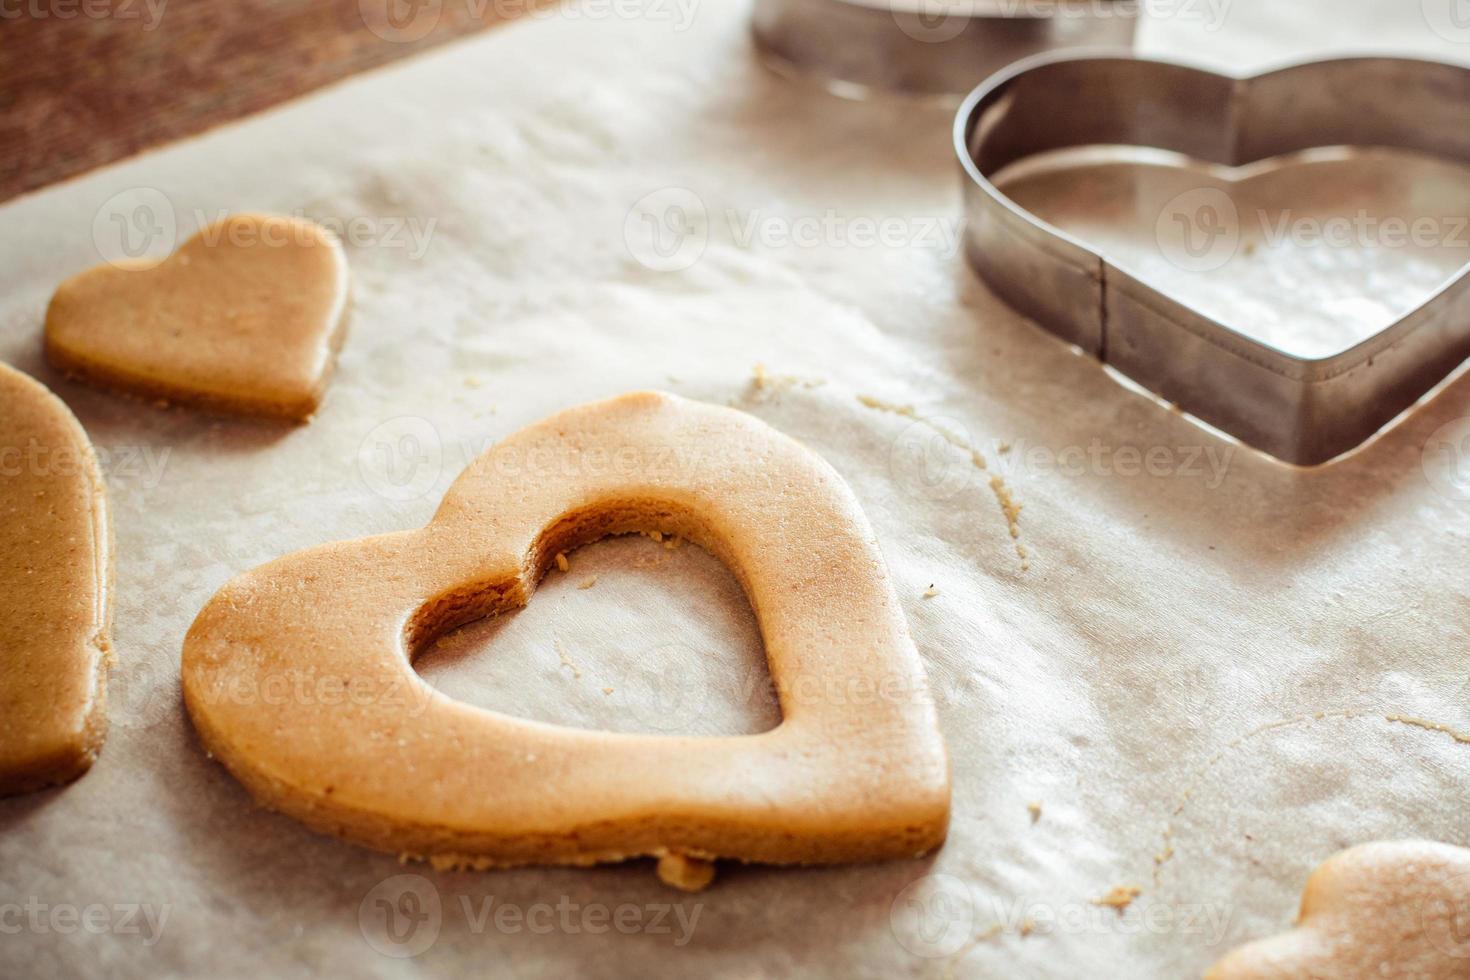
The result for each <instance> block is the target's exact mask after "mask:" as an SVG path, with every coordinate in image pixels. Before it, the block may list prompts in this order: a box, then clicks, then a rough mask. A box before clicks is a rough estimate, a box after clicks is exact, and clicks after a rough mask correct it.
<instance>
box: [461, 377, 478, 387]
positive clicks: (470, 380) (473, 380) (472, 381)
mask: <svg viewBox="0 0 1470 980" xmlns="http://www.w3.org/2000/svg"><path fill="white" fill-rule="evenodd" d="M464 386H465V387H466V388H478V387H480V379H479V378H477V377H475V376H474V375H470V376H468V377H466V378H465V379H464Z"/></svg>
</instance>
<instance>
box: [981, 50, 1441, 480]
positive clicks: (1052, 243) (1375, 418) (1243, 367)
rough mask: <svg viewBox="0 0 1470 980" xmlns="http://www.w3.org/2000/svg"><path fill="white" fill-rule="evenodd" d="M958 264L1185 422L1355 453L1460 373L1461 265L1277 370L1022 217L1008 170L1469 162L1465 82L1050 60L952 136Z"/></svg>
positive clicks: (1330, 67) (1039, 61)
mask: <svg viewBox="0 0 1470 980" xmlns="http://www.w3.org/2000/svg"><path fill="white" fill-rule="evenodd" d="M954 139H955V150H956V152H957V153H958V154H959V158H960V163H961V166H962V168H963V170H964V173H965V178H966V179H965V188H964V197H965V212H966V221H967V227H966V232H965V235H966V240H965V247H966V255H967V257H968V259H969V262H970V264H971V266H972V267H973V268H974V269H975V271H976V272H978V273H979V275H980V276H981V278H983V279H984V280H985V282H986V283H987V284H989V286H990V288H991V289H992V290H993V291H994V292H995V293H996V294H997V295H999V296H1000V297H1001V298H1002V299H1003V300H1005V301H1006V302H1007V303H1008V304H1010V305H1011V306H1012V307H1014V308H1015V309H1017V310H1018V311H1019V312H1021V313H1023V314H1025V315H1026V316H1028V317H1030V318H1032V319H1033V320H1035V321H1037V322H1038V323H1040V324H1041V325H1042V326H1044V327H1046V328H1047V329H1048V330H1050V331H1052V332H1053V333H1055V334H1057V335H1058V336H1060V337H1061V338H1063V339H1064V340H1067V341H1069V342H1071V343H1073V344H1075V345H1077V346H1078V347H1080V348H1081V349H1082V350H1084V351H1086V352H1087V353H1089V354H1091V355H1092V356H1094V357H1096V358H1098V359H1099V360H1101V361H1103V362H1104V363H1105V364H1107V365H1109V366H1111V367H1112V368H1114V369H1116V370H1117V371H1118V372H1120V373H1122V374H1123V375H1126V376H1127V377H1128V378H1130V379H1132V381H1134V382H1136V383H1138V384H1140V385H1142V386H1143V387H1145V388H1147V389H1149V390H1150V391H1151V392H1153V393H1154V394H1155V395H1157V396H1159V397H1161V398H1163V399H1165V400H1167V401H1169V402H1172V403H1174V404H1175V405H1177V406H1178V407H1179V408H1180V409H1182V410H1184V411H1185V412H1188V413H1189V414H1191V415H1193V416H1195V417H1196V418H1197V419H1198V420H1201V421H1203V422H1205V423H1207V424H1209V425H1211V426H1214V427H1216V428H1217V429H1220V430H1223V431H1224V432H1226V433H1228V434H1230V435H1232V436H1234V437H1236V438H1237V439H1239V440H1240V441H1242V442H1244V443H1246V444H1247V445H1250V446H1252V447H1255V448H1256V449H1259V450H1262V451H1264V452H1266V453H1269V454H1270V455H1272V456H1274V457H1276V458H1277V459H1279V460H1283V461H1285V462H1289V463H1295V464H1298V465H1303V466H1311V465H1316V464H1319V463H1324V462H1327V461H1328V460H1331V459H1333V458H1334V457H1337V456H1339V455H1341V454H1343V453H1345V452H1347V451H1349V450H1351V449H1353V448H1355V447H1357V446H1358V445H1360V444H1361V443H1363V442H1364V441H1365V440H1367V439H1368V438H1369V437H1371V436H1372V435H1374V434H1375V433H1376V432H1378V431H1379V430H1380V429H1382V428H1383V427H1384V426H1385V425H1387V424H1388V423H1389V422H1391V421H1393V420H1394V419H1395V418H1396V417H1398V416H1399V415H1400V414H1401V413H1402V412H1404V411H1405V410H1407V409H1408V408H1409V407H1411V406H1412V405H1413V404H1414V403H1415V402H1416V401H1418V400H1419V399H1420V398H1422V397H1423V396H1424V395H1426V394H1427V393H1428V392H1429V391H1430V390H1431V389H1432V388H1434V387H1435V385H1437V384H1438V383H1439V382H1441V381H1442V380H1444V378H1445V377H1446V376H1447V375H1449V374H1450V373H1451V372H1452V371H1453V370H1454V369H1455V368H1456V367H1458V366H1459V365H1460V364H1461V363H1462V362H1464V361H1465V359H1466V358H1467V357H1470V265H1466V266H1463V267H1461V268H1460V269H1459V270H1458V272H1456V273H1455V275H1454V276H1453V277H1452V278H1451V279H1450V280H1449V281H1448V282H1446V283H1445V284H1443V285H1442V286H1441V287H1440V288H1439V289H1438V290H1437V291H1436V292H1435V293H1434V294H1433V295H1432V296H1430V297H1429V298H1428V299H1427V300H1426V301H1424V302H1423V303H1422V304H1421V305H1419V306H1418V307H1417V308H1415V309H1413V310H1411V311H1410V312H1408V313H1407V314H1405V315H1404V316H1402V317H1401V318H1400V319H1398V320H1396V321H1394V322H1393V323H1391V324H1390V325H1389V326H1387V327H1385V328H1383V329H1382V330H1379V331H1378V332H1377V333H1375V334H1373V335H1372V336H1369V337H1368V338H1367V339H1365V340H1362V341H1361V342H1359V343H1357V344H1355V345H1353V346H1351V347H1348V348H1346V349H1344V350H1341V351H1338V352H1335V353H1332V354H1331V355H1329V356H1325V357H1302V356H1296V355H1293V354H1289V353H1287V352H1285V351H1283V350H1280V349H1278V348H1276V347H1273V346H1271V345H1268V344H1266V343H1262V342H1260V341H1257V340H1255V339H1253V338H1252V337H1250V336H1248V335H1246V334H1244V333H1242V332H1240V331H1237V330H1235V329H1232V328H1230V327H1228V326H1226V325H1224V324H1223V323H1220V322H1218V321H1216V320H1214V319H1212V318H1210V317H1208V316H1205V315H1203V314H1202V313H1200V312H1198V311H1197V310H1195V309H1193V308H1191V307H1190V306H1189V305H1187V304H1185V303H1183V302H1180V301H1178V300H1176V299H1173V298H1171V297H1170V296H1168V295H1166V294H1165V293H1163V292H1161V291H1160V290H1159V289H1156V288H1155V287H1153V286H1151V285H1149V284H1148V283H1147V282H1144V281H1143V280H1142V279H1140V278H1138V277H1137V276H1136V275H1134V274H1133V273H1131V272H1129V271H1128V270H1127V269H1124V268H1121V267H1120V266H1119V265H1117V264H1115V262H1114V261H1112V260H1110V259H1107V258H1104V257H1103V255H1102V254H1100V253H1099V252H1098V251H1095V250H1094V249H1093V248H1091V247H1089V246H1088V245H1086V244H1084V243H1083V242H1082V241H1080V240H1079V239H1077V238H1076V237H1074V236H1072V235H1069V234H1067V233H1066V232H1063V231H1061V230H1059V229H1057V228H1055V227H1053V226H1051V225H1049V224H1047V223H1046V222H1044V221H1042V220H1040V219H1038V218H1037V217H1036V216H1034V215H1033V214H1031V213H1030V212H1028V211H1026V210H1025V209H1023V208H1021V207H1020V206H1018V205H1017V204H1016V203H1015V202H1014V201H1012V200H1011V199H1010V198H1008V197H1007V196H1006V195H1005V194H1004V193H1003V192H1002V191H1000V190H999V189H998V188H997V187H996V185H995V184H993V183H992V182H991V178H993V177H994V176H995V175H996V174H997V173H998V172H1000V171H1001V170H1002V169H1004V168H1006V167H1007V166H1008V165H1010V164H1013V163H1015V162H1017V161H1020V160H1023V159H1025V158H1028V157H1032V156H1035V155H1037V154H1042V153H1047V152H1052V151H1059V150H1065V149H1068V148H1077V147H1148V148H1156V149H1159V150H1165V151H1173V152H1174V153H1176V154H1180V155H1183V156H1184V157H1187V158H1189V159H1192V160H1195V161H1203V162H1205V163H1208V164H1218V165H1224V166H1229V167H1238V166H1242V165H1245V164H1250V163H1254V162H1258V161H1262V160H1267V159H1271V158H1275V157H1280V156H1284V155H1287V154H1291V153H1296V152H1300V151H1305V150H1311V149H1318V148H1323V147H1383V148H1393V149H1400V150H1410V151H1418V152H1422V153H1426V154H1431V155H1434V156H1438V157H1441V158H1445V159H1447V160H1449V161H1452V162H1457V163H1470V68H1462V67H1457V66H1454V65H1448V64H1441V63H1437V62H1430V61H1417V60H1410V59H1402V58H1386V57H1355V58H1343V59H1336V60H1327V61H1313V62H1307V63H1304V64H1296V65H1291V66H1288V67H1285V68H1281V69H1278V70H1275V71H1270V72H1267V73H1265V74H1261V75H1256V76H1253V77H1249V78H1235V77H1229V76H1224V75H1219V74H1216V73H1214V72H1210V71H1206V70H1203V69H1200V68H1194V67H1189V66H1187V65H1182V64H1176V63H1171V62H1165V61H1156V60H1145V59H1140V58H1134V57H1131V56H1127V55H1118V56H1098V55H1071V56H1066V55H1061V56H1058V55H1049V56H1041V57H1037V58H1033V59H1030V60H1028V61H1026V62H1024V63H1021V64H1018V65H1014V66H1012V67H1011V68H1009V69H1007V70H1005V71H1003V72H1001V73H1000V74H998V75H995V76H993V77H992V78H990V79H989V80H987V81H986V82H985V83H984V84H982V85H981V86H980V87H979V88H977V89H976V90H975V91H974V92H972V93H971V95H970V96H969V98H968V99H967V100H966V101H965V103H964V104H963V106H962V107H961V108H960V111H959V115H958V117H957V118H956V120H955V129H954Z"/></svg>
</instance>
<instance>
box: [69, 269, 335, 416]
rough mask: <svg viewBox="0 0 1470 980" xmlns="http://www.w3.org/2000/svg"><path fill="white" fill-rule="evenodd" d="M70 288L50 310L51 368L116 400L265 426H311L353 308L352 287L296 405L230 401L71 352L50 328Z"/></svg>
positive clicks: (265, 400)
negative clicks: (318, 370) (316, 371)
mask: <svg viewBox="0 0 1470 980" xmlns="http://www.w3.org/2000/svg"><path fill="white" fill-rule="evenodd" d="M78 275H86V272H81V273H78ZM74 278H75V277H74ZM69 281H70V280H68V282H69ZM66 285H67V283H66V282H63V283H62V284H61V285H60V286H59V287H57V290H56V294H54V295H53V296H52V298H51V303H50V304H48V305H47V309H46V328H45V333H44V341H43V348H44V350H45V354H46V360H47V361H49V362H50V364H51V366H52V367H54V368H56V369H57V370H58V371H61V372H62V373H63V374H65V375H66V376H67V377H68V378H73V379H75V380H78V381H81V382H83V383H85V384H88V385H91V386H93V387H96V388H100V389H102V390H104V391H107V392H110V393H112V394H115V395H123V396H126V397H131V398H137V399H140V400H143V401H165V402H169V403H170V404H177V405H185V406H189V407H191V408H196V409H199V410H201V411H204V412H206V413H212V414H218V415H225V416H230V417H235V416H244V417H248V418H257V419H263V420H267V421H277V422H294V423H298V424H299V423H304V422H307V421H309V420H310V419H311V416H312V415H313V414H314V413H315V412H316V410H317V409H318V408H320V407H321V403H322V400H323V399H324V398H325V397H326V393H327V388H328V387H329V386H330V384H331V381H332V375H333V374H334V373H335V372H336V369H337V356H338V354H340V353H341V349H342V344H343V343H344V341H345V339H346V336H347V320H348V313H349V312H350V310H351V308H352V296H351V292H350V288H351V287H350V286H349V292H348V295H347V297H346V299H345V300H344V302H343V304H342V311H341V313H340V314H339V315H338V317H337V319H336V322H335V323H333V325H332V332H331V334H329V335H328V338H327V363H326V367H325V368H324V369H323V371H322V374H321V377H320V378H318V379H317V382H316V384H315V385H314V386H313V388H312V390H311V392H310V393H309V394H308V395H307V396H306V397H304V398H302V399H299V400H296V401H283V400H281V399H276V398H259V399H252V398H238V397H237V398H230V397H225V396H221V395H215V394H211V393H208V392H200V391H196V390H194V389H192V388H188V387H184V386H181V385H170V384H165V383H163V382H160V381H158V380H157V379H156V378H149V377H144V376H142V375H139V374H134V373H133V372H130V371H127V370H124V369H120V368H117V367H115V366H113V365H110V364H105V363H103V362H101V361H97V360H94V359H92V358H90V357H88V356H87V355H86V354H85V353H84V352H82V351H78V350H73V349H71V348H69V347H67V346H65V345H64V344H62V343H60V342H59V341H57V339H56V337H55V336H54V335H53V333H52V329H51V311H52V307H53V306H54V304H55V303H56V296H57V295H60V293H61V291H62V290H63V289H65V288H66Z"/></svg>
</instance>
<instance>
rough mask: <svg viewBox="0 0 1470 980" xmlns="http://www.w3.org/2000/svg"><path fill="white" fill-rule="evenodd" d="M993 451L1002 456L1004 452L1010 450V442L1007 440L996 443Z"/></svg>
mask: <svg viewBox="0 0 1470 980" xmlns="http://www.w3.org/2000/svg"><path fill="white" fill-rule="evenodd" d="M995 451H996V452H997V453H999V454H1000V455H1002V456H1004V455H1005V454H1006V453H1008V452H1010V451H1011V444H1010V443H1008V442H1002V443H999V444H997V445H996V447H995Z"/></svg>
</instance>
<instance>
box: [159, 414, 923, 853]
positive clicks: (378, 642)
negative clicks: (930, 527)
mask: <svg viewBox="0 0 1470 980" xmlns="http://www.w3.org/2000/svg"><path fill="white" fill-rule="evenodd" d="M651 529H652V530H658V531H660V532H661V533H664V534H670V533H673V534H678V535H680V536H683V537H687V538H689V539H691V540H693V541H695V542H697V543H700V544H702V545H704V546H705V547H707V548H708V549H709V550H710V551H712V552H713V553H714V554H715V555H717V556H718V557H720V558H722V559H723V560H724V562H725V564H726V565H727V566H728V567H729V568H730V569H731V570H732V571H733V572H734V574H735V575H736V577H737V578H738V579H739V580H740V581H741V583H742V585H743V586H744V589H745V592H746V595H747V596H748V598H749V600H750V603H751V606H752V608H753V610H754V612H755V614H756V617H757V620H758V621H759V623H760V624H761V632H762V636H763V638H764V640H765V646H766V651H767V657H768V661H769V665H770V671H771V676H772V679H773V681H774V682H775V684H776V686H777V688H778V691H779V692H780V702H781V707H782V713H783V720H782V722H781V724H780V725H778V726H777V727H776V728H775V729H773V730H771V731H769V732H764V733H761V734H758V735H749V736H738V737H670V736H644V735H631V734H613V733H606V732H591V731H584V730H580V729H573V728H563V727H559V726H555V725H547V724H541V723H538V722H533V721H527V720H523V719H519V718H513V717H509V716H506V715H502V714H498V713H495V712H492V711H487V710H484V709H482V708H478V707H474V706H471V705H467V704H463V703H460V702H457V701H454V700H452V699H450V698H448V697H445V696H444V695H442V694H441V693H439V692H438V691H437V690H435V689H434V688H432V687H430V686H429V685H428V684H427V683H426V682H424V681H423V680H422V679H421V678H420V677H419V676H418V675H417V674H416V673H415V672H414V670H413V668H412V665H411V662H412V658H413V655H414V654H415V653H417V652H418V651H420V650H422V649H424V648H426V647H427V646H428V645H429V644H430V643H432V642H433V640H434V639H435V638H436V637H438V636H440V635H442V634H443V633H445V632H446V631H448V630H450V629H452V628H454V627H457V626H460V625H463V624H464V623H467V622H470V621H472V620H475V619H479V618H482V617H484V616H488V615H493V614H496V613H500V612H505V611H508V610H511V609H514V608H517V607H519V606H521V605H524V604H525V603H526V602H527V600H529V598H530V597H531V594H532V592H533V591H534V590H535V587H536V583H537V582H538V581H539V580H540V578H541V577H542V575H543V574H544V573H545V572H546V571H547V569H548V568H549V567H551V565H552V563H553V561H554V560H555V556H556V555H558V554H561V553H564V552H565V551H567V550H569V549H572V548H575V547H576V546H578V545H581V544H584V543H587V542H590V541H594V540H597V539H599V538H602V537H605V536H608V535H612V534H621V533H629V532H635V531H647V530H651ZM668 667H669V669H670V670H671V671H677V670H678V669H679V665H678V664H670V665H668ZM291 678H310V679H311V680H310V685H309V687H308V690H309V692H315V691H320V690H325V688H326V686H330V687H332V688H333V689H334V690H339V689H340V688H341V687H342V686H344V685H345V686H347V687H348V688H349V690H350V692H352V693H349V694H348V695H346V696H339V697H336V698H331V699H329V698H326V697H319V696H314V695H310V696H285V697H280V696H276V697H272V696H271V692H272V691H277V692H280V691H286V692H289V691H291V690H292V685H291ZM183 689H184V697H185V702H186V704H187V706H188V709H189V713H190V715H191V717H192V718H193V721H194V725H195V727H196V728H197V730H198V732H199V734H200V737H201V740H202V742H203V744H204V746H205V747H206V748H207V749H208V750H209V751H210V753H211V754H212V755H213V756H214V757H215V758H217V759H219V760H220V761H221V762H223V763H224V765H225V766H226V767H228V769H229V770H230V771H231V772H232V773H233V774H234V775H235V776H236V778H238V779H239V780H240V781H241V782H242V783H243V784H245V786H246V787H247V788H248V789H249V790H250V792H251V793H252V794H253V795H254V796H255V797H256V798H257V799H258V800H259V801H260V802H262V803H263V804H265V805H266V806H268V807H271V808H274V809H277V810H280V811H283V812H285V813H287V814H290V815H291V816H294V817H296V818H297V819H299V820H301V821H302V822H304V823H306V824H307V825H308V826H310V827H312V828H314V829H316V830H319V831H323V832H326V833H331V834H336V835H338V836H340V837H344V838H346V839H348V840H351V841H354V842H356V843H359V844H362V845H365V846H367V847H371V848H375V849H377V850H382V851H388V852H392V853H403V854H408V855H412V856H417V857H421V858H426V859H428V860H430V861H431V862H433V863H434V864H436V865H444V866H454V867H476V868H484V867H493V866H513V865H522V864H577V865H586V864H593V863H597V862H605V861H621V860H624V859H627V858H631V857H638V856H663V855H666V854H669V853H678V854H684V855H694V856H698V857H699V858H701V859H703V860H712V859H715V858H720V857H730V858H738V859H742V860H747V861H760V862H768V863H778V864H803V863H813V864H817V863H836V862H846V861H860V860H874V859H881V858H897V857H912V856H915V855H918V854H922V853H925V852H927V851H929V850H931V849H932V848H934V847H937V846H938V845H939V844H940V843H942V842H943V840H944V836H945V833H946V830H947V825H948V819H949V800H950V787H949V763H948V759H947V757H946V754H945V749H944V743H943V740H942V738H941V736H940V733H939V727H938V721H937V717H936V712H935V708H934V704H933V700H932V698H931V696H930V694H929V690H928V686H927V683H926V681H925V678H924V672H923V665H922V663H921V661H920V660H919V657H918V653H917V651H916V650H915V649H914V646H913V641H912V640H911V639H910V637H909V633H908V627H907V623H906V622H905V620H904V617H903V613H902V610H901V606H900V603H899V601H898V597H897V595H896V594H895V592H894V589H893V586H892V583H891V582H890V580H889V576H888V573H887V570H886V567H885V565H884V563H883V559H882V555H881V553H880V552H879V550H878V547H877V544H876V542H875V540H874V536H873V532H872V529H871V528H870V527H869V526H868V523H867V520H866V518H865V517H864V516H863V514H862V512H861V510H860V509H859V507H858V504H857V502H856V500H854V499H853V496H852V493H851V491H850V490H848V488H847V486H846V484H844V483H843V482H842V479H841V477H839V476H838V475H837V473H836V472H835V471H834V470H833V469H832V468H831V467H830V466H828V465H827V464H826V463H825V462H824V461H823V460H822V459H820V458H819V457H818V456H816V455H815V454H813V453H812V452H810V451H809V450H807V449H805V448H804V447H802V446H801V445H800V444H798V443H797V442H795V441H794V440H792V439H790V438H788V437H786V436H784V435H781V434H780V433H778V432H776V431H775V430H774V429H771V428H770V427H768V426H766V425H765V424H764V423H762V422H760V421H759V420H757V419H754V418H752V417H751V416H749V415H746V414H745V413H743V412H739V411H736V410H734V409H729V408H721V407H716V406H711V405H705V404H701V403H698V402H692V401H687V400H685V399H682V398H678V397H675V396H671V395H664V394H659V393H652V392H649V393H637V394H631V395H625V396H623V397H620V398H615V399H611V400H609V401H604V402H598V403H594V404H590V405H583V406H580V407H576V408H572V409H568V410H566V411H564V412H561V413H559V414H557V415H554V416H552V417H550V418H548V419H546V420H544V421H542V422H539V423H537V424H535V425H532V426H530V427H528V428H526V429H523V430H521V431H520V432H518V433H516V434H514V435H512V436H510V437H509V438H508V439H506V440H505V441H503V442H501V443H500V444H498V445H497V446H495V447H494V448H493V449H491V450H489V451H488V452H486V453H485V454H484V455H482V456H481V457H480V458H479V459H478V460H476V461H475V462H474V463H473V464H471V466H470V467H469V468H468V469H467V470H466V471H465V472H464V473H463V474H462V475H461V476H460V477H459V478H458V480H456V482H455V483H454V485H453V486H452V487H451V488H450V490H449V492H448V493H447V494H446V496H445V498H444V501H443V503H442V504H441V505H440V507H439V510H438V512H437V513H436V514H435V516H434V519H433V520H432V521H431V522H430V523H429V525H428V526H427V527H425V528H423V529H421V530H416V531H408V532H402V533H397V534H389V535H384V536H380V537H374V538H366V539H362V540H358V541H349V542H342V543H336V544H329V545H325V546H321V547H317V548H312V549H308V550H306V551H302V552H298V553H296V554H293V555H289V556H287V557H285V558H282V559H279V560H277V561H275V562H272V563H270V564H267V565H264V566H262V567H260V568H257V569H254V570H253V571H250V572H247V573H245V574H243V575H241V576H239V577H238V578H236V579H234V580H233V581H231V582H229V583H228V584H226V585H225V587H224V588H223V589H221V590H220V592H219V593H218V594H216V595H215V596H214V598H213V599H211V601H210V602H209V603H208V604H207V605H206V606H205V608H204V609H203V611H201V612H200V614H199V616H198V618H197V619H196V620H195V622H194V624H193V626H192V627H191V628H190V630H189V633H188V636H187V637H186V639H185V641H184V651H183ZM692 694H693V692H691V695H692Z"/></svg>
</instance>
